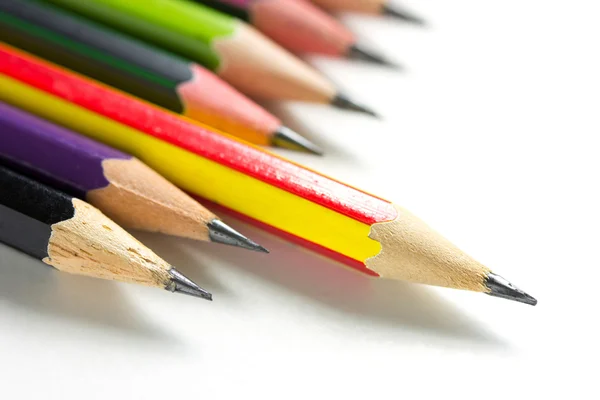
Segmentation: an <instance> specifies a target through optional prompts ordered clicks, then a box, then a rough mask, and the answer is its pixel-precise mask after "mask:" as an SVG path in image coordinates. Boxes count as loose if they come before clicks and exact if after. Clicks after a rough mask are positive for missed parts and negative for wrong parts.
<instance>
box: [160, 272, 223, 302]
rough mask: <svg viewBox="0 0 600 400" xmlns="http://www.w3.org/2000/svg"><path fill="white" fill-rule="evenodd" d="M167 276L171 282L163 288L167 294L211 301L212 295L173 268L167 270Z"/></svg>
mask: <svg viewBox="0 0 600 400" xmlns="http://www.w3.org/2000/svg"><path fill="white" fill-rule="evenodd" d="M169 275H171V280H170V281H169V283H168V284H167V285H166V286H165V289H166V290H168V291H169V292H173V293H182V294H187V295H188V296H194V297H199V298H201V299H204V300H208V301H212V294H210V293H209V292H207V291H206V290H204V289H202V288H201V287H200V286H198V285H196V284H195V283H194V282H192V281H191V280H190V279H189V278H187V277H186V276H185V275H183V274H182V273H181V272H179V271H177V270H176V269H175V268H171V269H170V270H169Z"/></svg>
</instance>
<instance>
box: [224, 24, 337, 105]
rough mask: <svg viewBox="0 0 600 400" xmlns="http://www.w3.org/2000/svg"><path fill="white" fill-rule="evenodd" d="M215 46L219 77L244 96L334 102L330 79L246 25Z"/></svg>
mask: <svg viewBox="0 0 600 400" xmlns="http://www.w3.org/2000/svg"><path fill="white" fill-rule="evenodd" d="M213 46H214V47H215V49H217V50H218V51H219V54H220V55H221V58H222V60H223V63H222V64H221V66H220V67H219V70H218V73H219V75H220V76H222V77H223V78H224V79H225V80H227V81H228V82H231V84H232V85H234V86H235V87H237V88H239V89H240V90H242V91H243V92H244V93H248V94H250V95H252V96H256V97H259V98H264V99H287V100H298V101H309V102H316V103H331V102H332V101H333V99H334V98H335V96H336V94H337V91H336V88H335V86H334V85H333V84H332V83H331V82H330V81H329V80H327V79H325V78H324V77H323V76H322V75H321V74H319V73H317V72H316V71H315V70H314V69H312V68H311V67H309V66H308V65H306V64H303V63H301V62H299V61H298V60H297V59H296V58H294V57H293V56H292V55H291V54H288V53H286V52H284V51H283V50H282V49H281V48H280V47H279V46H277V45H276V44H275V43H273V42H271V41H269V40H267V39H266V38H265V37H264V36H263V35H262V34H261V33H259V32H258V31H256V29H254V28H252V27H251V26H249V25H247V24H245V23H241V22H240V23H239V24H238V26H237V28H236V31H235V33H234V34H233V35H232V36H228V37H224V38H220V39H217V40H215V41H214V42H213Z"/></svg>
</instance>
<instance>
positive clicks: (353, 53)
mask: <svg viewBox="0 0 600 400" xmlns="http://www.w3.org/2000/svg"><path fill="white" fill-rule="evenodd" d="M346 57H348V58H349V59H351V60H361V61H367V62H370V63H374V64H379V65H385V66H386V67H392V68H394V69H398V70H401V69H402V66H400V65H398V64H394V63H392V62H391V61H389V60H387V59H385V58H383V57H382V56H380V55H379V54H375V53H373V52H372V51H370V50H366V49H365V48H364V47H361V46H359V45H358V44H354V45H352V46H351V47H350V48H349V49H348V52H347V53H346Z"/></svg>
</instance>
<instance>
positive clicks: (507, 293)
mask: <svg viewBox="0 0 600 400" xmlns="http://www.w3.org/2000/svg"><path fill="white" fill-rule="evenodd" d="M485 284H486V286H487V287H488V289H490V291H489V292H488V293H487V294H489V295H490V296H494V297H501V298H503V299H507V300H513V301H518V302H520V303H525V304H529V305H532V306H535V305H536V304H537V300H536V299H535V298H533V297H531V296H530V295H528V294H527V293H525V292H524V291H522V290H521V289H519V288H518V287H516V286H515V285H513V284H512V283H510V282H509V281H507V280H506V279H504V278H503V277H501V276H499V275H496V274H494V273H492V272H490V273H489V274H488V277H487V279H486V281H485Z"/></svg>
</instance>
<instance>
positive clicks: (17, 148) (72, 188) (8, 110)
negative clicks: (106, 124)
mask: <svg viewBox="0 0 600 400" xmlns="http://www.w3.org/2000/svg"><path fill="white" fill-rule="evenodd" d="M0 161H2V162H3V163H4V164H6V165H8V166H10V167H11V168H12V169H14V170H15V171H19V172H20V173H23V174H25V175H27V176H30V177H32V178H34V179H36V180H38V181H40V182H42V183H46V184H50V185H51V186H53V187H56V188H59V189H61V190H63V191H65V192H66V193H69V194H70V195H74V196H76V197H79V198H81V199H85V200H86V201H88V202H89V203H90V204H92V205H94V206H95V207H97V208H98V209H100V210H101V211H102V212H103V213H105V214H106V215H107V216H108V217H110V218H112V219H114V220H115V221H117V222H118V223H120V224H122V225H123V226H126V227H128V228H133V229H139V230H144V231H150V232H162V233H166V234H170V235H175V236H181V237H187V238H191V239H196V240H203V241H208V240H210V239H212V238H211V237H210V235H209V227H208V224H211V223H213V222H214V221H217V219H216V218H217V217H216V216H215V215H214V214H213V213H211V212H210V211H208V210H207V209H205V208H204V207H202V205H200V204H199V203H198V202H196V201H194V200H193V199H191V198H190V197H189V196H187V195H186V194H185V193H183V192H182V191H181V190H179V189H178V188H177V187H175V186H174V185H173V184H171V183H170V182H168V181H167V180H166V179H164V178H163V177H161V176H160V175H158V174H157V173H156V172H155V171H153V170H151V169H150V168H148V167H147V166H146V165H144V164H143V163H141V162H140V161H139V160H137V159H135V158H133V157H131V156H129V155H127V154H125V153H122V152H120V151H117V150H114V149H113V148H111V147H108V146H106V145H104V144H100V143H98V142H96V141H93V140H91V139H89V138H87V137H84V136H81V135H78V134H76V133H74V132H72V131H69V130H67V129H65V128H62V127H60V126H57V125H54V124H52V123H50V122H48V121H44V120H42V119H40V118H39V117H37V116H34V115H32V114H30V113H28V112H25V111H23V110H20V109H17V108H14V107H12V106H9V105H7V104H4V103H2V102H0ZM215 223H220V224H222V222H220V221H218V222H215ZM232 232H233V231H232Z"/></svg>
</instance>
